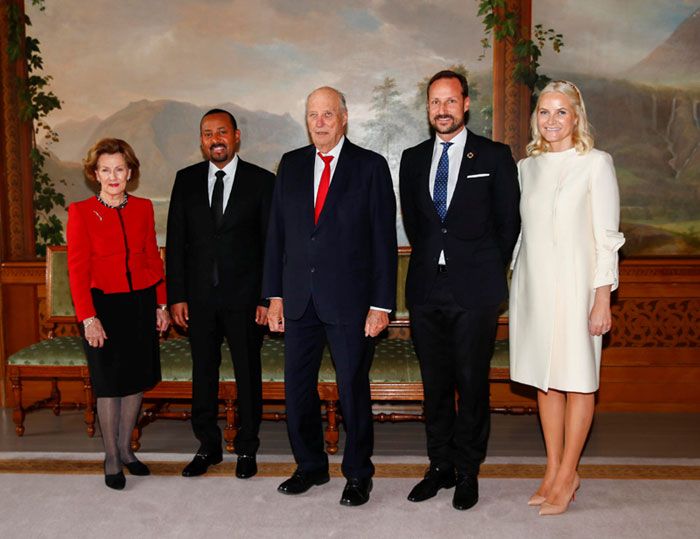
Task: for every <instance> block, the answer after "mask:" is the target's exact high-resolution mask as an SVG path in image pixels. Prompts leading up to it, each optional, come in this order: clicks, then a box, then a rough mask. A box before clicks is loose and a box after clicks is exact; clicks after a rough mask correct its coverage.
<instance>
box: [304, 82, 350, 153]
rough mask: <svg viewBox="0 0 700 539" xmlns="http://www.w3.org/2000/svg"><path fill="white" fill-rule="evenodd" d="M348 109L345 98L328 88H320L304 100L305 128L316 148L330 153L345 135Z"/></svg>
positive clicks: (333, 89)
mask: <svg viewBox="0 0 700 539" xmlns="http://www.w3.org/2000/svg"><path fill="white" fill-rule="evenodd" d="M347 124H348V108H347V105H346V103H345V96H344V95H343V94H342V93H341V92H339V91H338V90H336V89H335V88H331V87H330V86H322V87H321V88H317V89H316V90H314V91H313V92H311V93H310V94H309V97H307V98H306V127H307V129H308V130H309V136H310V137H311V140H312V142H313V143H314V145H315V146H316V148H317V149H318V150H319V151H320V152H323V153H327V152H329V151H331V150H332V149H333V148H334V147H335V146H336V145H337V144H338V142H339V141H340V139H341V138H342V137H343V135H344V134H345V128H346V126H347Z"/></svg>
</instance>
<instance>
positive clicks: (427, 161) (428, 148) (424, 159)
mask: <svg viewBox="0 0 700 539" xmlns="http://www.w3.org/2000/svg"><path fill="white" fill-rule="evenodd" d="M434 147H435V137H434V136H433V137H432V138H431V139H430V140H429V141H427V142H426V143H425V144H424V146H423V147H422V148H421V149H420V151H421V155H420V156H419V158H418V160H419V161H420V170H419V171H418V176H417V179H418V203H419V204H420V205H421V206H422V207H423V211H425V213H426V214H427V215H429V216H430V218H431V219H432V220H433V221H436V222H437V223H439V222H440V216H439V215H438V212H437V210H436V209H435V203H434V202H433V194H432V193H431V192H430V166H431V165H432V163H433V149H434Z"/></svg>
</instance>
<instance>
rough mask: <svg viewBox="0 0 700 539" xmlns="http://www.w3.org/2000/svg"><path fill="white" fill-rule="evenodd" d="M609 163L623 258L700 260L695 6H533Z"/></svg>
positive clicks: (699, 40) (641, 0)
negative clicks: (556, 37) (559, 45)
mask: <svg viewBox="0 0 700 539" xmlns="http://www.w3.org/2000/svg"><path fill="white" fill-rule="evenodd" d="M533 20H535V21H538V22H542V23H543V24H544V25H545V26H550V25H551V26H555V27H556V28H557V29H558V30H559V31H561V32H563V33H564V37H565V42H566V45H565V47H564V49H563V50H562V53H561V54H560V55H559V56H556V55H546V56H545V57H544V59H543V63H542V64H543V69H544V71H546V72H547V73H549V74H551V76H553V77H556V78H566V79H569V80H572V81H573V82H575V83H576V84H578V85H579V86H580V88H581V91H582V93H583V97H584V99H585V101H586V106H587V109H588V114H589V118H590V120H591V122H592V123H593V126H594V128H595V134H596V146H597V147H598V148H600V149H602V150H605V151H607V152H609V153H610V154H611V155H612V156H613V159H614V161H615V166H616V169H617V176H618V180H619V183H620V197H621V205H622V208H621V217H622V228H623V231H624V232H625V235H626V236H627V243H626V244H625V246H624V247H623V252H624V253H625V254H626V255H700V1H697V0H693V1H689V0H686V1H683V0H587V1H586V2H581V1H564V2H562V1H561V0H534V1H533Z"/></svg>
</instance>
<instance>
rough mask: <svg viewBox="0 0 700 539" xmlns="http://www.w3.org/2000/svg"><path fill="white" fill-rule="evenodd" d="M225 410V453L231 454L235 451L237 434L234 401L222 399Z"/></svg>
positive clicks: (236, 416)
mask: <svg viewBox="0 0 700 539" xmlns="http://www.w3.org/2000/svg"><path fill="white" fill-rule="evenodd" d="M224 405H225V410H226V426H225V427H224V441H225V442H226V451H228V452H229V453H233V451H234V449H235V444H234V442H235V440H236V435H237V434H238V413H237V410H236V401H235V400H234V399H229V398H227V399H224Z"/></svg>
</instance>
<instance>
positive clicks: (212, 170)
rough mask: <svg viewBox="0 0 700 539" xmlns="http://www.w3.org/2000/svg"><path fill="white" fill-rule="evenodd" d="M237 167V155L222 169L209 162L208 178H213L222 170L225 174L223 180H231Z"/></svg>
mask: <svg viewBox="0 0 700 539" xmlns="http://www.w3.org/2000/svg"><path fill="white" fill-rule="evenodd" d="M237 166H238V154H236V155H234V156H233V159H231V162H230V163H229V164H228V165H226V166H225V167H224V168H219V167H217V166H216V165H215V164H214V163H212V162H211V161H209V177H210V178H213V177H214V176H215V175H216V173H217V172H218V171H219V170H223V171H224V173H225V174H226V176H225V178H233V176H234V175H235V174H236V167H237Z"/></svg>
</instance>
